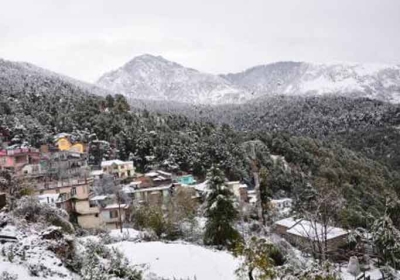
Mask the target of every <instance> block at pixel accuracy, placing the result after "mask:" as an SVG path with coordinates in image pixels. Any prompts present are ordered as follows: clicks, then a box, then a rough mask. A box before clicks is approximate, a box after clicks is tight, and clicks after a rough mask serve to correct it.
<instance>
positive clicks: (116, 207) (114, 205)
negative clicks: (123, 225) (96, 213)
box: [103, 203, 129, 210]
mask: <svg viewBox="0 0 400 280" xmlns="http://www.w3.org/2000/svg"><path fill="white" fill-rule="evenodd" d="M119 207H121V208H122V209H127V208H128V207H129V205H128V204H118V203H115V204H110V205H107V206H106V207H104V208H103V209H104V210H110V209H118V208H119Z"/></svg>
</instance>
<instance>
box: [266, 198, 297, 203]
mask: <svg viewBox="0 0 400 280" xmlns="http://www.w3.org/2000/svg"><path fill="white" fill-rule="evenodd" d="M292 201H293V199H291V198H281V199H271V203H283V202H292Z"/></svg>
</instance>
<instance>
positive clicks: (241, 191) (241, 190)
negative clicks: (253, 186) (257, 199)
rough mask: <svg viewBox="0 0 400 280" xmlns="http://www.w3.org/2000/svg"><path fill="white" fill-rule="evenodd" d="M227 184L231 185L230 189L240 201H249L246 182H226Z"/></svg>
mask: <svg viewBox="0 0 400 280" xmlns="http://www.w3.org/2000/svg"><path fill="white" fill-rule="evenodd" d="M225 184H226V185H227V186H228V187H229V189H230V190H231V191H232V193H233V194H234V196H235V197H236V198H237V199H238V201H240V202H247V201H248V195H247V185H246V184H241V183H240V182H239V181H231V182H226V183H225Z"/></svg>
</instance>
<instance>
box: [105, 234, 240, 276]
mask: <svg viewBox="0 0 400 280" xmlns="http://www.w3.org/2000/svg"><path fill="white" fill-rule="evenodd" d="M110 246H112V247H116V248H118V249H120V250H121V251H122V252H124V253H125V255H126V256H127V257H128V259H129V260H130V261H131V262H132V263H133V264H145V265H147V268H148V270H147V272H146V274H145V275H147V276H149V275H150V274H151V273H153V274H156V275H157V276H159V277H164V278H169V279H174V277H175V278H178V279H179V278H183V279H188V278H189V279H197V280H214V279H215V280H234V279H236V275H235V270H236V269H237V268H238V265H239V261H238V260H237V259H235V258H234V257H233V256H232V255H231V254H229V253H227V252H221V251H214V250H210V249H207V248H204V247H201V246H197V245H191V244H181V243H163V242H146V243H132V242H127V241H124V242H120V243H116V244H112V245H110Z"/></svg>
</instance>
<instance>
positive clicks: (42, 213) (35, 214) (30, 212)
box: [13, 197, 75, 233]
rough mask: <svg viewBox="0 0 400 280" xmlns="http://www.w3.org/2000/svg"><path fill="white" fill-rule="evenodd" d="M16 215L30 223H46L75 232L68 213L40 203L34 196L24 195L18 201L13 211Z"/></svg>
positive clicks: (68, 231) (65, 230)
mask: <svg viewBox="0 0 400 280" xmlns="http://www.w3.org/2000/svg"><path fill="white" fill-rule="evenodd" d="M13 214H14V215H15V216H16V217H19V218H22V219H25V220H26V221H27V222H28V223H40V222H41V223H44V224H49V225H53V226H58V227H60V228H62V230H63V231H64V232H67V233H74V232H75V229H74V227H73V226H72V224H71V223H70V222H69V221H68V218H69V217H68V214H67V213H66V212H65V211H63V210H61V209H58V208H53V207H51V206H50V205H48V204H40V202H39V201H38V200H37V199H35V198H33V197H24V198H22V199H20V200H19V201H18V203H17V207H16V208H15V210H14V211H13Z"/></svg>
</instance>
